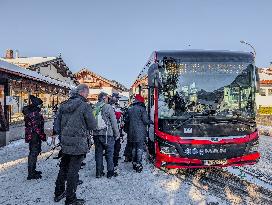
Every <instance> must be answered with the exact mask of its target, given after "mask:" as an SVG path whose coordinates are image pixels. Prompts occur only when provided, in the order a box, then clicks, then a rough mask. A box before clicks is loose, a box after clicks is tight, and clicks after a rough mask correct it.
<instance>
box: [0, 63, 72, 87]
mask: <svg viewBox="0 0 272 205" xmlns="http://www.w3.org/2000/svg"><path fill="white" fill-rule="evenodd" d="M0 69H3V70H5V71H7V72H9V73H13V74H17V75H20V76H23V77H27V78H31V79H34V80H38V81H42V82H46V83H50V84H54V85H58V86H61V87H66V88H70V89H71V88H74V85H71V84H68V83H64V82H61V81H58V80H54V79H52V78H49V77H45V76H43V75H41V74H39V73H37V72H35V71H31V70H27V69H24V68H21V67H19V66H17V65H14V64H11V63H8V62H6V61H2V60H1V59H0Z"/></svg>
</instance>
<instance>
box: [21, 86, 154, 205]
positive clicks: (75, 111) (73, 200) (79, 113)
mask: <svg viewBox="0 0 272 205" xmlns="http://www.w3.org/2000/svg"><path fill="white" fill-rule="evenodd" d="M88 95H89V87H88V86H87V85H85V84H80V85H78V86H77V87H76V89H75V90H73V92H71V94H70V98H69V99H68V100H66V101H64V102H63V103H61V105H60V106H59V109H58V111H57V113H56V117H55V121H54V132H55V133H56V134H58V135H59V139H60V146H61V160H60V169H59V173H58V176H57V180H56V186H55V193H54V194H55V197H54V201H55V202H58V201H60V200H62V199H63V198H65V197H66V201H65V204H66V205H81V204H85V200H84V199H78V198H77V196H76V190H77V186H78V185H79V184H81V183H82V181H81V180H79V170H80V168H81V165H82V162H83V160H84V158H85V157H86V154H87V153H88V152H89V149H90V133H92V134H91V135H92V136H93V141H94V145H95V161H96V177H97V178H101V177H103V176H105V175H106V177H107V178H109V179H111V178H112V177H116V176H118V174H119V170H118V162H119V159H120V157H119V154H120V150H121V141H122V137H123V135H124V134H123V129H124V128H126V129H124V131H125V132H126V133H127V145H126V148H125V153H124V155H125V157H126V160H125V161H132V164H133V169H134V170H136V171H137V172H141V171H142V169H143V166H142V155H143V150H144V144H145V141H146V138H147V125H149V123H150V120H149V118H148V115H147V112H146V108H145V104H144V98H143V97H142V96H140V95H136V96H135V100H134V102H133V103H132V104H131V106H130V107H129V108H128V110H127V111H126V113H123V112H122V111H121V109H120V108H119V106H118V99H119V95H118V93H113V94H112V96H108V94H106V93H104V92H101V93H100V94H99V96H98V102H97V103H96V104H95V105H92V104H89V103H88V102H87V97H88ZM41 106H42V100H41V99H39V98H37V97H35V96H30V105H28V106H26V107H25V108H24V109H23V110H24V112H23V113H24V115H25V126H26V135H25V137H26V142H27V143H29V151H30V152H29V157H28V177H27V179H28V180H31V179H40V178H42V173H41V171H37V170H36V162H37V156H38V154H39V153H40V152H41V141H46V136H45V134H44V120H43V117H42V115H41V114H40V111H41ZM104 156H105V159H106V162H107V173H106V174H105V173H104V165H103V157H104ZM65 184H66V186H65Z"/></svg>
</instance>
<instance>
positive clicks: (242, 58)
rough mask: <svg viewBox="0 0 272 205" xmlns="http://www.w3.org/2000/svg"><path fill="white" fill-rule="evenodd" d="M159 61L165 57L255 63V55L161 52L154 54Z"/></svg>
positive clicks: (178, 51) (236, 52)
mask: <svg viewBox="0 0 272 205" xmlns="http://www.w3.org/2000/svg"><path fill="white" fill-rule="evenodd" d="M154 53H155V55H156V59H157V60H162V59H163V58H164V57H172V58H174V59H181V60H182V61H184V62H185V61H187V62H190V61H193V62H201V61H202V62H203V61H206V62H209V61H210V62H249V63H252V62H254V55H253V54H252V53H249V52H241V51H226V50H160V51H155V52H154Z"/></svg>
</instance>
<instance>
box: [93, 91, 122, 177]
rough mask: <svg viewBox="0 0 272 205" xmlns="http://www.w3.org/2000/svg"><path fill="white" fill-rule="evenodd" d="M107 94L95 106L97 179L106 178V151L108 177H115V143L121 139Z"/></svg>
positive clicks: (102, 93) (94, 134) (102, 95)
mask: <svg viewBox="0 0 272 205" xmlns="http://www.w3.org/2000/svg"><path fill="white" fill-rule="evenodd" d="M108 100H109V99H108V95H107V93H104V92H101V93H100V94H99V95H98V103H97V104H96V105H95V116H96V119H97V124H98V127H97V129H96V130H95V131H94V133H93V136H94V137H93V139H94V144H95V161H96V177H97V178H100V177H102V176H104V175H105V174H104V172H103V171H104V166H103V151H104V150H105V154H106V161H107V177H108V178H112V177H113V176H114V163H113V152H114V144H115V141H116V140H118V138H120V133H119V129H118V125H117V120H116V116H115V113H114V110H113V108H112V106H111V105H109V104H107V103H108Z"/></svg>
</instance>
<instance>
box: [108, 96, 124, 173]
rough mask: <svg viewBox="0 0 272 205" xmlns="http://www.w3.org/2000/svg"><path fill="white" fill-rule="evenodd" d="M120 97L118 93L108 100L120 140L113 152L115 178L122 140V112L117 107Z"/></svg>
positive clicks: (115, 144) (116, 141) (117, 141)
mask: <svg viewBox="0 0 272 205" xmlns="http://www.w3.org/2000/svg"><path fill="white" fill-rule="evenodd" d="M120 98H121V97H120V96H119V93H112V95H111V99H110V105H111V106H112V108H113V110H114V113H115V117H116V120H117V125H118V129H119V133H120V138H118V139H117V140H115V143H114V152H113V164H114V174H115V175H116V176H117V175H118V174H119V169H118V165H119V158H120V150H121V140H122V139H123V136H124V135H123V128H122V127H123V125H122V124H123V123H122V121H123V111H122V109H121V107H120V106H119V104H118V102H119V99H120Z"/></svg>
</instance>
